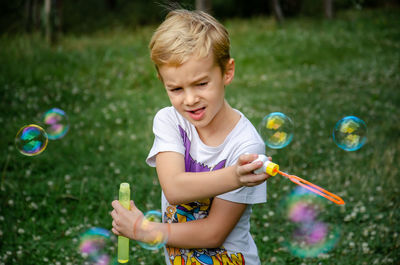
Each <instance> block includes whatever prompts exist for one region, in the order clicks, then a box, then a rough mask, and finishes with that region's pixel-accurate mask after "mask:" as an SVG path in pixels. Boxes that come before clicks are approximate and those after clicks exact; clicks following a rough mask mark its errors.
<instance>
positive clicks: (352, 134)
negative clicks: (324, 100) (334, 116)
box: [332, 116, 367, 151]
mask: <svg viewBox="0 0 400 265" xmlns="http://www.w3.org/2000/svg"><path fill="white" fill-rule="evenodd" d="M332 136H333V141H334V142H335V144H336V145H337V146H339V147H340V148H342V149H343V150H346V151H356V150H358V149H360V148H361V147H362V146H363V145H364V144H365V142H366V141H367V125H366V124H365V122H364V121H363V120H361V119H359V118H357V117H355V116H347V117H344V118H343V119H341V120H340V121H338V122H337V123H336V125H335V127H334V128H333V135H332Z"/></svg>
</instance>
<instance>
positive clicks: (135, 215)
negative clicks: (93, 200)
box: [110, 200, 143, 239]
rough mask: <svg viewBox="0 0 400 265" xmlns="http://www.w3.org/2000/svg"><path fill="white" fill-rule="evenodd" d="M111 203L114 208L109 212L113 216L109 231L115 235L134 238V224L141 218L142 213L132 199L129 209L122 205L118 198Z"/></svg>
mask: <svg viewBox="0 0 400 265" xmlns="http://www.w3.org/2000/svg"><path fill="white" fill-rule="evenodd" d="M111 205H112V207H113V208H114V210H113V211H111V213H110V214H111V217H112V218H113V222H112V227H113V228H112V229H111V231H112V232H113V233H114V234H116V235H117V236H125V237H128V238H130V239H135V233H134V225H135V223H136V222H137V221H140V220H141V219H142V218H143V213H142V212H141V211H140V210H139V209H138V208H136V206H135V204H134V203H133V201H131V205H130V209H129V210H128V209H126V208H125V207H123V206H122V205H121V204H120V202H119V201H118V200H114V201H113V202H112V203H111Z"/></svg>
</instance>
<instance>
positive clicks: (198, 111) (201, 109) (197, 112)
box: [189, 107, 206, 114]
mask: <svg viewBox="0 0 400 265" xmlns="http://www.w3.org/2000/svg"><path fill="white" fill-rule="evenodd" d="M205 108H206V107H203V108H199V109H195V110H189V112H190V113H192V114H199V113H201V112H202V111H203V110H204V109H205Z"/></svg>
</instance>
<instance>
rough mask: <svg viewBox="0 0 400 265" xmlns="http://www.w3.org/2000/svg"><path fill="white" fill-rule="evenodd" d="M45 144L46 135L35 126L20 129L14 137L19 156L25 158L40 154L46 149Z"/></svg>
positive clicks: (40, 128)
mask: <svg viewBox="0 0 400 265" xmlns="http://www.w3.org/2000/svg"><path fill="white" fill-rule="evenodd" d="M47 142H48V136H47V133H46V132H45V131H44V130H43V128H42V127H40V126H38V125H35V124H30V125H26V126H24V127H22V128H21V129H20V130H19V131H18V133H17V135H16V136H15V146H16V147H17V149H18V151H19V152H20V153H21V154H23V155H26V156H35V155H38V154H40V153H42V152H43V151H44V150H45V149H46V147H47Z"/></svg>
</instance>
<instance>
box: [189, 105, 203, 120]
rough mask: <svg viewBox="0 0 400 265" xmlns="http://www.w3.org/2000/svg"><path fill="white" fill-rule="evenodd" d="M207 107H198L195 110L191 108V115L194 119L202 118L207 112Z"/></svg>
mask: <svg viewBox="0 0 400 265" xmlns="http://www.w3.org/2000/svg"><path fill="white" fill-rule="evenodd" d="M205 109H206V107H203V108H198V109H194V110H189V111H188V113H189V116H190V117H191V118H192V119H193V120H196V121H198V120H201V119H202V118H203V116H204V114H205Z"/></svg>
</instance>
